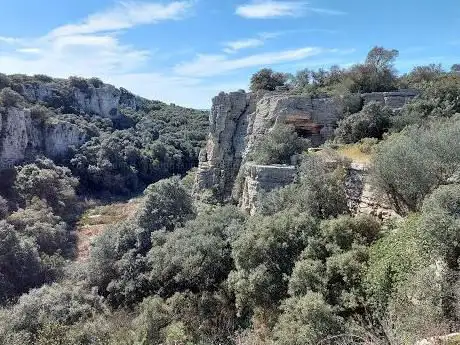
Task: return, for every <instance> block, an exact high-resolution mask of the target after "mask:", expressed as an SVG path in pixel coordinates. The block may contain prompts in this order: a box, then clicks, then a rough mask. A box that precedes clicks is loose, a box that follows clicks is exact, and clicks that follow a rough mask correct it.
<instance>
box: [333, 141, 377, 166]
mask: <svg viewBox="0 0 460 345" xmlns="http://www.w3.org/2000/svg"><path fill="white" fill-rule="evenodd" d="M337 153H338V154H340V155H341V156H344V157H346V158H348V159H350V160H352V161H353V162H355V163H362V164H369V163H370V162H371V159H372V154H371V153H366V152H363V151H362V150H361V147H360V145H359V144H351V145H343V146H340V147H339V148H338V149H337Z"/></svg>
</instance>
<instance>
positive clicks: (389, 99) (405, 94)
mask: <svg viewBox="0 0 460 345" xmlns="http://www.w3.org/2000/svg"><path fill="white" fill-rule="evenodd" d="M417 95H418V92H417V91H416V90H410V89H404V90H398V91H391V92H372V93H364V94H362V95H361V97H362V99H363V104H364V105H366V104H368V103H371V102H377V103H381V104H383V105H385V106H387V107H389V108H391V109H393V110H396V109H400V108H402V107H403V106H404V105H405V104H407V103H409V102H410V101H412V100H413V99H414V98H415V97H417Z"/></svg>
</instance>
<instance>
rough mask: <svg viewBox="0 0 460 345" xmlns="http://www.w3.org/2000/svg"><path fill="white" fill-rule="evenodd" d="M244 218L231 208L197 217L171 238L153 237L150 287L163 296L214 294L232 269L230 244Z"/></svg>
mask: <svg viewBox="0 0 460 345" xmlns="http://www.w3.org/2000/svg"><path fill="white" fill-rule="evenodd" d="M243 221H244V216H243V215H242V214H241V213H240V212H239V211H238V210H237V209H235V208H234V207H231V206H226V207H223V208H217V209H216V210H214V211H213V212H212V213H209V214H208V213H205V214H201V215H199V216H198V217H197V218H196V219H194V220H192V221H190V222H188V223H187V224H186V225H185V226H184V227H183V228H180V229H176V230H175V231H174V232H172V233H170V234H161V233H158V234H154V235H153V237H152V242H153V244H152V249H151V250H150V252H149V254H148V259H149V270H150V284H151V285H152V286H153V287H154V290H155V291H156V292H157V293H158V294H160V295H162V296H171V295H172V294H174V292H180V291H184V290H191V291H214V290H216V289H218V288H219V286H220V284H221V283H222V282H223V281H225V279H226V278H227V276H228V274H229V272H230V271H231V270H232V268H233V260H232V255H231V246H230V243H231V241H232V239H234V238H235V237H236V236H237V235H238V234H239V232H240V231H241V227H242V222H243Z"/></svg>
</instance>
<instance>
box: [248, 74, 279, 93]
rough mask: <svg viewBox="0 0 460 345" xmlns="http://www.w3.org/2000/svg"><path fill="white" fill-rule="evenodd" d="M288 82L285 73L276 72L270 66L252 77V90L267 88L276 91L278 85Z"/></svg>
mask: <svg viewBox="0 0 460 345" xmlns="http://www.w3.org/2000/svg"><path fill="white" fill-rule="evenodd" d="M286 82H287V76H286V75H285V74H284V73H279V72H274V71H273V70H272V69H270V68H263V69H261V70H260V71H259V72H257V73H255V74H254V75H253V76H252V77H251V85H250V89H251V91H253V92H255V91H259V90H267V91H274V90H275V89H276V87H277V86H283V85H284V84H285V83H286Z"/></svg>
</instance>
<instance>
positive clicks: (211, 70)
mask: <svg viewBox="0 0 460 345" xmlns="http://www.w3.org/2000/svg"><path fill="white" fill-rule="evenodd" d="M328 51H331V50H328V49H323V48H319V47H304V48H298V49H292V50H283V51H278V52H271V53H262V54H254V55H249V56H246V57H242V58H237V59H230V58H228V56H226V55H198V56H197V58H196V59H195V60H193V61H190V62H184V63H181V64H178V65H177V66H176V67H175V68H174V71H175V73H177V74H178V75H183V76H193V77H209V76H215V75H219V74H224V73H227V72H230V71H234V70H238V69H243V68H249V67H257V66H264V65H275V64H280V63H284V62H290V61H299V60H302V59H305V58H308V57H311V56H315V55H319V54H321V53H324V52H328Z"/></svg>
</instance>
